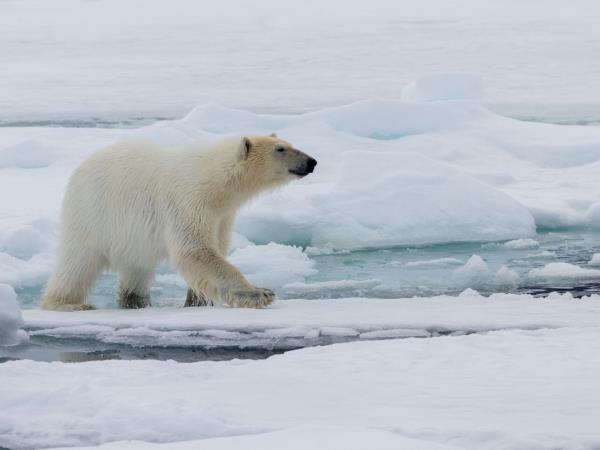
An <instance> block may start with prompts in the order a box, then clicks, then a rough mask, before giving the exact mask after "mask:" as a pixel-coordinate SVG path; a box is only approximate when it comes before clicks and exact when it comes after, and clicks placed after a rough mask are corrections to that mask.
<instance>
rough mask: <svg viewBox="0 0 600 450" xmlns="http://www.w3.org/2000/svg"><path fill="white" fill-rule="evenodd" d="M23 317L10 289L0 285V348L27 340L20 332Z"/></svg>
mask: <svg viewBox="0 0 600 450" xmlns="http://www.w3.org/2000/svg"><path fill="white" fill-rule="evenodd" d="M22 326H23V317H22V315H21V308H20V307H19V303H18V302H17V295H16V294H15V291H14V290H13V288H12V287H10V286H8V285H6V284H0V347H1V346H6V345H17V344H21V343H23V342H24V341H26V340H27V334H26V333H25V332H24V331H23V330H21V327H22Z"/></svg>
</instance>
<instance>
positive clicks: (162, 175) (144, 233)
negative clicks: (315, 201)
mask: <svg viewBox="0 0 600 450" xmlns="http://www.w3.org/2000/svg"><path fill="white" fill-rule="evenodd" d="M248 139H250V141H248ZM248 142H251V144H252V147H251V151H250V152H248V151H247V146H246V144H247V143H248ZM281 143H283V144H285V145H288V146H289V144H288V143H286V142H285V141H281V140H279V139H278V138H274V137H253V138H242V139H241V140H240V138H235V139H228V140H224V141H221V142H218V143H216V144H212V145H207V146H194V147H189V148H183V149H173V148H167V147H163V146H159V145H155V144H152V143H148V142H143V141H129V142H123V143H119V144H116V145H113V146H111V147H108V148H106V149H104V150H100V151H99V152H97V153H95V154H94V155H92V156H91V157H90V158H88V159H87V160H85V161H84V162H83V163H82V164H81V165H80V166H79V167H78V168H77V170H76V171H75V172H74V173H73V175H72V177H71V179H70V182H69V186H68V188H67V192H66V194H65V199H64V204H63V211H62V236H61V243H60V248H59V255H58V263H57V267H56V269H55V272H54V273H53V275H52V277H51V279H50V281H49V283H48V286H47V288H46V291H45V294H44V299H43V302H42V307H43V308H45V309H67V310H71V309H87V308H91V306H90V305H86V304H85V299H86V297H87V294H88V292H89V290H90V289H91V287H92V286H93V284H94V282H95V280H96V278H97V276H98V275H99V273H100V272H101V271H102V270H104V269H107V268H109V269H112V270H115V271H117V272H118V273H119V292H120V303H121V306H124V307H142V306H145V305H146V304H147V302H148V299H149V293H148V290H149V284H150V282H151V281H152V278H153V275H154V268H155V266H156V265H157V264H158V263H159V262H160V261H161V260H164V259H167V258H168V259H169V260H170V261H171V262H172V264H173V265H174V267H176V268H177V270H178V271H179V272H180V273H181V274H182V276H183V277H184V278H185V280H186V282H187V283H188V285H189V286H190V288H191V289H192V290H193V291H194V292H197V293H203V294H204V295H205V296H207V297H210V298H211V299H222V300H224V301H226V302H227V303H229V304H230V305H232V306H253V307H261V306H264V305H266V304H269V303H270V302H271V301H273V299H274V294H273V293H272V292H271V291H269V290H267V289H260V288H255V287H253V286H252V285H250V283H248V281H246V279H245V278H244V277H243V275H242V274H241V273H240V272H239V271H238V270H237V269H236V268H235V267H233V266H232V265H231V264H229V263H228V262H227V261H226V260H225V257H226V253H227V248H228V246H229V239H230V234H231V227H232V223H233V220H234V218H235V213H236V210H237V209H238V208H239V206H240V205H241V204H242V203H244V202H245V201H246V200H248V199H249V198H250V197H251V196H253V195H255V194H256V193H257V192H259V191H260V190H262V189H266V188H269V187H273V186H276V185H278V184H281V183H284V182H286V181H289V180H291V179H293V178H294V176H293V175H291V174H289V173H288V170H287V165H292V164H297V161H298V158H300V156H303V157H307V156H306V155H304V154H302V153H301V152H298V151H296V150H294V149H290V151H293V152H295V153H296V155H295V159H294V158H292V157H288V158H287V159H277V158H276V157H274V156H273V152H272V149H273V148H274V146H275V145H278V144H279V145H281ZM248 145H249V144H248ZM299 155H300V156H299ZM128 295H129V297H127V296H128ZM127 298H129V299H130V300H131V299H133V302H134V304H133V305H128V304H127V302H128V300H127ZM136 302H137V303H136Z"/></svg>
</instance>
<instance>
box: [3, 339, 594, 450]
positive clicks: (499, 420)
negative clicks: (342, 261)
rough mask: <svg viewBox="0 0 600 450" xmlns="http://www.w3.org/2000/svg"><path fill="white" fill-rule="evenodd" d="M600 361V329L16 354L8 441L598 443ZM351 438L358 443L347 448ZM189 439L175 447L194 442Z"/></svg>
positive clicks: (6, 379) (10, 376) (7, 396)
mask: <svg viewBox="0 0 600 450" xmlns="http://www.w3.org/2000/svg"><path fill="white" fill-rule="evenodd" d="M598 371H600V331H599V329H598V327H593V328H580V329H574V328H561V329H555V330H548V329H546V330H537V331H531V330H521V331H519V330H505V331H496V332H490V333H487V334H472V335H467V336H443V337H436V338H429V339H419V338H408V339H397V340H387V341H374V342H353V343H345V344H334V345H331V346H323V347H312V348H308V349H303V350H298V351H292V352H288V353H285V354H283V355H277V356H273V357H271V358H268V359H266V360H258V361H250V360H246V361H241V360H233V361H227V362H201V363H191V364H181V363H176V362H173V361H167V362H159V361H103V362H87V363H81V364H64V363H43V362H34V361H17V362H7V363H4V364H0V378H1V379H2V383H1V384H0V446H4V447H9V448H13V449H25V448H40V447H51V446H76V445H91V444H100V443H104V442H109V441H118V440H129V439H133V440H144V441H151V442H169V441H186V440H194V439H202V438H217V437H223V438H224V440H223V441H208V444H207V446H206V448H230V447H227V446H228V445H229V443H232V448H239V447H240V446H241V445H243V442H242V443H240V442H239V441H240V440H241V441H245V442H246V443H247V446H246V447H245V448H255V447H254V446H253V444H254V443H263V442H264V443H265V444H266V445H267V447H266V448H275V447H273V446H274V445H275V442H277V441H278V439H281V440H286V439H287V438H288V437H289V438H292V437H294V436H297V435H298V433H299V430H298V429H297V428H296V427H303V426H306V427H309V428H307V429H306V430H307V431H308V430H310V427H317V432H316V433H317V434H315V435H311V433H310V432H308V433H304V434H305V436H304V437H302V438H301V441H300V442H306V443H310V442H313V443H314V445H313V446H314V447H315V448H334V449H340V450H341V449H345V450H346V449H366V448H389V446H390V445H392V443H393V442H394V437H393V436H390V434H389V433H392V434H394V435H396V436H397V437H398V439H397V441H396V442H397V443H398V445H399V446H398V447H397V448H411V449H412V448H424V449H429V448H432V449H438V448H440V447H439V446H437V447H436V446H434V445H433V444H434V443H439V444H440V445H446V446H447V447H446V448H462V449H470V450H475V449H478V450H481V449H483V450H486V449H515V450H516V449H524V448H527V449H533V450H541V449H545V450H551V449H557V448H560V449H564V450H571V449H572V450H580V449H592V448H597V447H598V446H599V445H600V432H599V430H598V415H597V413H598V410H599V409H600V392H599V391H598V389H597V386H598ZM107 399H108V401H107ZM58 412H60V413H58ZM324 427H340V428H339V429H338V430H335V429H334V430H332V429H329V430H328V431H324V430H323V428H324ZM351 429H353V430H354V431H350V430H351ZM271 432H279V433H283V435H279V436H278V435H277V434H271ZM346 433H348V434H346ZM232 435H244V436H238V437H237V438H231V437H227V436H232ZM331 435H335V436H337V437H336V439H335V440H334V441H333V443H332V445H327V442H328V440H329V438H330V437H331ZM345 435H346V436H348V437H350V436H356V437H357V439H358V440H357V441H356V442H354V443H349V445H348V446H346V444H348V443H347V441H346V440H345V438H344V436H345ZM361 436H363V437H362V438H361ZM311 438H312V440H311ZM407 438H410V439H414V440H416V441H419V442H416V443H414V444H413V442H411V441H406V440H405V439H407ZM363 439H373V441H372V442H371V443H370V444H371V445H369V446H367V447H365V446H364V445H361V444H363V443H364V440H363ZM380 440H381V441H382V446H381V447H378V445H377V444H378V442H379V441H380ZM333 444H339V446H336V445H333ZM115 445H117V444H115ZM119 445H120V447H119V446H118V445H117V447H116V448H124V446H126V445H127V444H125V443H122V444H119ZM137 445H138V446H139V445H143V444H137ZM180 445H181V446H182V447H178V446H172V447H169V446H167V447H166V448H190V447H189V446H188V447H186V445H193V444H191V443H190V444H180ZM213 446H214V447H213ZM236 446H237V447H236ZM199 447H202V448H204V446H203V444H202V445H200V446H199ZM109 448H111V447H109ZM261 448H262V447H261ZM286 448H287V446H286ZM292 448H297V447H292ZM441 448H444V447H441Z"/></svg>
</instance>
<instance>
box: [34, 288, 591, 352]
mask: <svg viewBox="0 0 600 450" xmlns="http://www.w3.org/2000/svg"><path fill="white" fill-rule="evenodd" d="M23 316H24V320H25V329H26V330H27V331H28V332H29V334H30V335H31V336H36V337H52V338H60V339H74V338H79V339H88V340H89V339H91V340H94V341H97V342H102V343H106V344H122V345H130V346H158V347H165V348H168V347H206V348H215V347H216V348H218V347H239V348H247V347H251V348H268V349H286V348H297V347H303V346H307V345H308V346H310V345H319V344H323V343H331V342H336V340H337V341H347V340H368V339H389V338H398V337H411V336H414V337H429V336H436V335H439V334H440V333H442V334H447V333H473V332H488V331H494V330H501V329H529V330H532V329H541V328H562V327H573V326H578V327H596V326H598V325H599V324H600V322H599V320H600V319H599V318H600V296H596V295H594V296H591V297H586V298H583V299H574V298H573V297H572V296H571V295H569V294H565V295H559V294H553V295H551V296H549V297H547V298H535V297H532V296H529V295H510V294H494V295H492V296H490V297H484V296H480V295H478V294H477V293H476V292H474V291H465V292H464V293H463V294H461V295H460V296H458V297H447V296H440V297H433V298H412V299H370V298H367V299H364V298H355V299H327V300H281V301H278V302H276V303H275V304H274V305H273V306H272V307H270V308H267V309H264V310H252V309H231V308H148V309H145V310H96V311H81V312H72V313H63V312H52V311H40V310H25V311H23Z"/></svg>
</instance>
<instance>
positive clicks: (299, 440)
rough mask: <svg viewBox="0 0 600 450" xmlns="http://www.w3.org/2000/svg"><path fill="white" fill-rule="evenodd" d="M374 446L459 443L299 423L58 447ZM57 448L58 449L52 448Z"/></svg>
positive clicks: (383, 449) (230, 449) (268, 449)
mask: <svg viewBox="0 0 600 450" xmlns="http://www.w3.org/2000/svg"><path fill="white" fill-rule="evenodd" d="M373 445H376V446H377V450H398V449H399V448H410V449H411V450H458V448H459V447H455V446H453V445H446V444H441V443H435V442H431V441H427V440H422V439H414V438H409V437H406V436H402V435H401V434H400V433H395V432H392V431H383V430H378V429H373V428H364V427H360V426H352V427H343V426H333V425H329V426H323V425H316V424H314V425H303V426H298V427H290V428H286V429H284V430H280V431H272V432H266V433H257V434H250V435H244V436H232V437H224V438H212V439H202V440H195V441H187V442H172V443H167V444H153V443H149V442H143V441H120V442H112V443H110V444H104V445H100V446H97V447H65V448H63V449H62V450H67V448H68V450H78V449H90V448H95V449H101V450H146V449H150V450H152V449H155V450H196V449H198V448H202V449H203V450H247V449H249V448H251V449H252V448H255V449H258V448H260V449H263V450H280V449H282V448H285V449H286V450H306V449H307V448H324V447H326V448H328V449H332V450H336V449H339V450H342V449H343V450H364V449H367V448H372V447H373ZM55 450H58V449H55Z"/></svg>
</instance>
